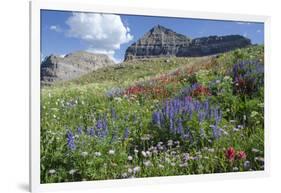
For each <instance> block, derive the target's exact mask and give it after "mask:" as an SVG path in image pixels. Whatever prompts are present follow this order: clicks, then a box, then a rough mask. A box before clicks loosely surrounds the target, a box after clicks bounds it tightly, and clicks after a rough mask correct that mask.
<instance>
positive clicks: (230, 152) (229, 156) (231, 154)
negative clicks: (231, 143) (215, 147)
mask: <svg viewBox="0 0 281 193" xmlns="http://www.w3.org/2000/svg"><path fill="white" fill-rule="evenodd" d="M225 156H226V157H227V159H229V160H230V161H233V160H234V158H235V149H234V148H233V147H229V148H228V149H227V150H226V152H225Z"/></svg>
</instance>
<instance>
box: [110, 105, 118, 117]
mask: <svg viewBox="0 0 281 193" xmlns="http://www.w3.org/2000/svg"><path fill="white" fill-rule="evenodd" d="M111 117H112V119H113V120H115V119H117V114H116V111H115V109H114V108H113V107H112V108H111Z"/></svg>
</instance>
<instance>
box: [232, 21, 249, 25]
mask: <svg viewBox="0 0 281 193" xmlns="http://www.w3.org/2000/svg"><path fill="white" fill-rule="evenodd" d="M236 24H238V25H251V24H252V23H251V22H245V21H238V22H236Z"/></svg>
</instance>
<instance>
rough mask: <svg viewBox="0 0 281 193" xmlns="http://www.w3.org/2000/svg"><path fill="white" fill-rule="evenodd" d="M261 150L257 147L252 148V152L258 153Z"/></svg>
mask: <svg viewBox="0 0 281 193" xmlns="http://www.w3.org/2000/svg"><path fill="white" fill-rule="evenodd" d="M259 151H260V150H258V149H256V148H252V152H253V153H258V152H259Z"/></svg>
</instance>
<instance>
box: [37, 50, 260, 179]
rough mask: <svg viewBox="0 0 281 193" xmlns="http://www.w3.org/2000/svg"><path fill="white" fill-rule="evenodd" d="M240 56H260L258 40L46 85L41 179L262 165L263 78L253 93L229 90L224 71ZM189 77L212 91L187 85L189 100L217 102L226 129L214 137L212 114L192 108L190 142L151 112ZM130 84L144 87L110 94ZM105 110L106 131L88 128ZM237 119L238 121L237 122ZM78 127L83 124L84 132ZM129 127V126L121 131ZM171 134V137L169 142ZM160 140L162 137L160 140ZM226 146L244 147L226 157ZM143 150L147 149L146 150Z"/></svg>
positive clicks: (183, 172)
mask: <svg viewBox="0 0 281 193" xmlns="http://www.w3.org/2000/svg"><path fill="white" fill-rule="evenodd" d="M240 60H259V61H260V62H263V47H262V46H252V47H249V48H245V49H238V50H235V51H231V52H228V53H225V54H221V55H220V56H219V57H211V56H210V57H201V58H200V57H198V58H169V59H167V58H158V59H150V60H139V61H130V62H125V63H122V64H121V65H120V66H117V67H107V68H103V69H99V70H97V71H94V72H91V73H89V74H87V75H84V76H82V77H80V78H79V79H75V80H72V81H68V82H60V83H56V84H54V85H53V86H46V87H43V88H42V90H41V182H42V183H54V182H70V181H81V180H104V179H118V178H130V177H148V176H171V175H189V174H203V173H204V174H205V173H217V172H235V171H251V170H262V169H263V160H262V158H263V156H264V155H263V154H264V150H263V148H264V141H263V140H264V138H263V136H264V128H263V101H264V98H263V85H261V86H260V87H259V90H258V91H257V92H254V93H243V94H241V93H238V94H237V93H235V92H234V90H235V84H234V83H233V80H232V78H231V75H230V74H229V73H230V72H231V68H232V66H233V65H234V64H235V63H237V62H238V61H240ZM213 82H214V83H213ZM193 83H197V84H199V85H202V86H203V87H204V88H207V89H208V92H210V94H206V93H204V92H203V94H202V93H201V94H199V95H198V94H194V93H192V94H191V95H192V98H193V99H194V100H198V101H205V100H208V101H210V104H211V105H212V106H217V105H219V106H220V109H221V110H222V113H223V117H222V121H221V123H220V126H221V127H222V128H223V131H224V132H225V134H224V135H222V136H221V137H220V138H218V139H214V137H213V134H212V130H211V129H210V125H211V124H213V121H214V120H206V121H204V122H203V123H202V124H201V123H200V124H199V122H198V118H197V114H194V117H193V118H192V119H191V120H189V121H188V122H184V127H187V126H188V127H190V129H191V134H192V136H193V137H194V139H196V140H194V141H193V142H191V141H190V140H187V139H183V138H182V137H181V136H179V135H175V134H173V133H170V132H169V130H168V125H165V126H163V128H158V127H157V126H155V125H154V124H153V123H152V115H153V112H155V111H157V110H158V109H159V108H161V107H162V106H163V105H164V104H165V101H166V100H173V99H174V98H176V97H183V96H182V91H183V90H184V89H185V88H188V87H189V86H191V85H192V84H193ZM211 83H212V84H211ZM135 87H136V88H141V92H138V91H135V90H134V89H132V90H134V91H131V92H135V93H133V94H128V93H127V94H126V93H123V94H117V95H114V96H110V97H109V96H108V92H109V91H110V90H112V89H114V88H120V89H121V90H122V91H124V90H125V91H126V89H128V88H135ZM127 91H128V90H127ZM112 109H114V111H115V114H116V115H117V117H114V115H113V113H112V112H113V111H112ZM103 117H106V123H107V128H108V129H107V131H106V132H107V133H106V135H104V137H98V136H97V135H98V134H97V133H95V136H91V135H90V129H91V128H94V127H96V124H97V122H98V121H99V120H102V118H103ZM245 117H246V119H245ZM238 125H240V126H238ZM237 127H241V129H236V130H235V129H234V128H237ZM242 127H243V128H242ZM77 128H81V131H82V134H79V133H78V131H77ZM127 128H128V129H129V134H128V137H124V135H125V133H126V129H127ZM201 128H203V129H204V130H205V133H206V136H205V137H204V138H203V137H202V138H201V137H200V129H201ZM68 131H71V133H72V134H73V135H74V138H73V140H74V144H75V149H74V150H71V149H70V148H69V142H68V141H67V136H66V134H67V132H68ZM168 140H173V143H172V145H171V146H170V145H169V144H171V143H170V142H169V141H168ZM160 142H162V143H163V144H162V145H159V143H160ZM177 142H179V144H177ZM157 144H158V146H157ZM229 147H234V148H235V150H236V151H240V150H241V151H244V152H245V153H246V155H247V157H246V158H245V159H238V158H235V160H233V161H230V160H228V159H227V157H226V156H225V152H226V149H228V148H229ZM157 148H158V149H157ZM159 148H160V149H159ZM161 148H163V150H161ZM110 150H113V151H114V154H110V153H109V151H110ZM137 151H138V152H137ZM142 151H144V152H148V155H146V156H144V155H143V153H142ZM156 151H157V152H156ZM97 152H98V153H97ZM99 153H100V154H101V155H99ZM187 155H188V156H187ZM128 156H132V160H128ZM248 163H249V165H246V164H248ZM246 166H247V167H246ZM138 167H139V168H140V171H139V170H138V169H139V168H138ZM131 170H133V171H132V172H131Z"/></svg>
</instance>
